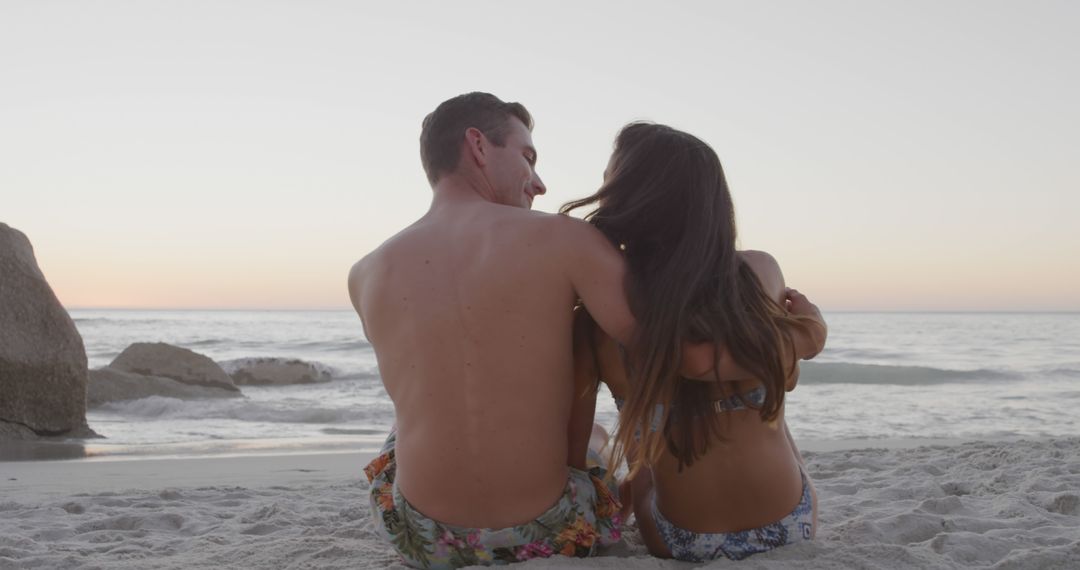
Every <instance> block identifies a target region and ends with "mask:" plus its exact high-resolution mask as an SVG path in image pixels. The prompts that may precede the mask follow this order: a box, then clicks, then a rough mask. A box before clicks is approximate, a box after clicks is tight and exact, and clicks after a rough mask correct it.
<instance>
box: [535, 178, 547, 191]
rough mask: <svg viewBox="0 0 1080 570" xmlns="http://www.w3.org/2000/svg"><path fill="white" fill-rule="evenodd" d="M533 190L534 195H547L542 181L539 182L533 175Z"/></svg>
mask: <svg viewBox="0 0 1080 570" xmlns="http://www.w3.org/2000/svg"><path fill="white" fill-rule="evenodd" d="M533 189H534V190H536V192H535V194H536V195H540V194H547V186H544V181H543V180H540V176H539V175H533Z"/></svg>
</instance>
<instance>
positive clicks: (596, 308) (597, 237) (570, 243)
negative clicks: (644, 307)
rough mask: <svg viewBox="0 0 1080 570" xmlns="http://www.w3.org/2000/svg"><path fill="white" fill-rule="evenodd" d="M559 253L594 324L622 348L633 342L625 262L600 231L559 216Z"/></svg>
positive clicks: (635, 324) (557, 219)
mask: <svg viewBox="0 0 1080 570" xmlns="http://www.w3.org/2000/svg"><path fill="white" fill-rule="evenodd" d="M553 221H555V222H556V223H557V224H559V227H558V228H556V231H557V234H556V235H558V236H560V239H561V242H560V244H559V245H560V253H561V255H562V257H563V258H564V259H565V260H566V262H567V263H566V268H567V277H568V278H569V280H570V285H571V286H572V287H573V289H574V292H575V293H576V294H577V295H578V297H579V298H581V301H582V303H584V304H585V307H586V308H587V309H588V311H589V314H590V315H592V318H593V320H594V321H596V324H597V325H599V326H600V328H601V330H603V331H604V332H605V333H607V334H608V336H610V337H611V338H613V339H615V340H616V341H618V342H619V343H620V344H622V345H624V346H629V345H630V344H631V342H632V341H633V336H634V331H635V329H636V327H637V321H636V320H635V319H634V315H633V313H631V312H630V305H629V303H627V299H626V288H625V279H626V262H625V261H624V260H623V258H622V255H621V254H620V253H619V251H618V250H617V249H615V247H614V246H613V245H611V243H610V242H608V240H607V238H605V237H604V234H602V233H600V230H597V229H596V228H594V227H592V226H590V225H589V224H587V223H585V222H582V221H580V220H577V219H574V218H570V217H566V216H559V217H557V218H555V219H554V220H553Z"/></svg>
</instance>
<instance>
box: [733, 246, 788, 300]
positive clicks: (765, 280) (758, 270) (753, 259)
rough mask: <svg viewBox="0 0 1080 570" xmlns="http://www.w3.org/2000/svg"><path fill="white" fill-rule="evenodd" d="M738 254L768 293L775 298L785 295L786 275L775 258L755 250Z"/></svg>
mask: <svg viewBox="0 0 1080 570" xmlns="http://www.w3.org/2000/svg"><path fill="white" fill-rule="evenodd" d="M737 254H738V256H739V259H741V260H742V261H743V262H744V263H746V265H747V267H749V268H750V270H751V271H753V272H754V275H756V276H757V278H758V281H760V282H761V286H762V287H763V288H764V289H765V291H766V292H768V293H769V294H770V295H773V296H777V295H782V294H783V292H784V287H785V284H784V273H783V272H782V271H780V264H779V263H777V261H776V258H775V257H773V256H772V255H770V254H769V253H768V252H765V251H759V250H755V249H747V250H744V251H739V252H737Z"/></svg>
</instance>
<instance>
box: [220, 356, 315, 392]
mask: <svg viewBox="0 0 1080 570" xmlns="http://www.w3.org/2000/svg"><path fill="white" fill-rule="evenodd" d="M221 367H222V368H224V369H225V371H226V372H228V373H229V375H230V376H232V379H233V382H235V383H236V384H238V385H241V386H243V385H273V386H281V385H285V384H313V383H315V382H329V381H330V372H328V371H327V370H325V369H322V368H320V367H318V366H316V365H314V364H312V363H310V362H304V361H303V360H296V359H283V358H242V359H239V360H230V361H228V362H222V363H221Z"/></svg>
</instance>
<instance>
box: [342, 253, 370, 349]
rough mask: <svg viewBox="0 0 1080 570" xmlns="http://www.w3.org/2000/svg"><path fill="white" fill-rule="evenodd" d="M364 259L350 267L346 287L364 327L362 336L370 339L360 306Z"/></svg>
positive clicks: (365, 272) (364, 267)
mask: <svg viewBox="0 0 1080 570" xmlns="http://www.w3.org/2000/svg"><path fill="white" fill-rule="evenodd" d="M366 261H367V258H366V257H365V258H363V259H361V260H360V261H357V262H356V263H354V264H353V266H352V269H350V270H349V280H348V287H349V300H350V301H351V302H352V306H353V309H355V310H356V314H357V316H359V317H360V326H361V327H362V328H363V329H364V336H365V337H367V338H369V339H370V338H371V337H369V336H368V334H367V325H365V324H364V312H363V310H362V308H361V301H362V299H363V284H364V277H365V276H366V275H367V268H366V265H367V263H365V262H366Z"/></svg>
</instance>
